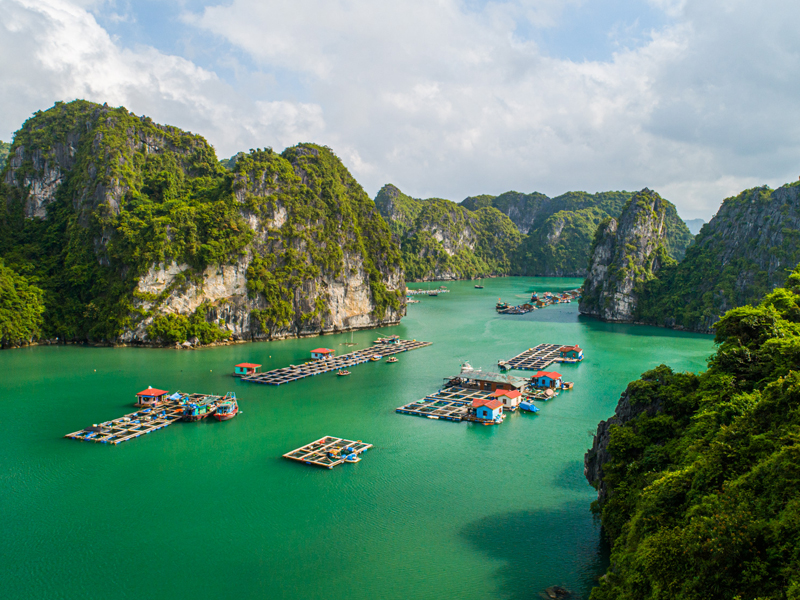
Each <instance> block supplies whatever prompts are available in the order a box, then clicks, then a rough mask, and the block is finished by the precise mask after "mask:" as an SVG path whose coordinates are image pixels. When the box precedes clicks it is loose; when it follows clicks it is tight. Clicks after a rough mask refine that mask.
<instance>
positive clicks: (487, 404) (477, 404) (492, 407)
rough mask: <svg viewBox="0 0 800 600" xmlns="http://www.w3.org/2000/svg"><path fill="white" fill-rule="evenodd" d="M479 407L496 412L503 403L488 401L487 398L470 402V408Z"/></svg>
mask: <svg viewBox="0 0 800 600" xmlns="http://www.w3.org/2000/svg"><path fill="white" fill-rule="evenodd" d="M481 406H485V407H486V408H488V409H490V410H497V409H498V408H500V407H501V406H503V403H502V402H500V400H490V399H489V398H475V400H473V401H472V408H479V407H481Z"/></svg>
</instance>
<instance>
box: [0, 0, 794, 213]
mask: <svg viewBox="0 0 800 600" xmlns="http://www.w3.org/2000/svg"><path fill="white" fill-rule="evenodd" d="M0 7H1V8H2V9H3V12H4V15H5V18H4V20H3V21H2V22H0V52H2V53H3V56H4V57H8V58H7V59H6V60H4V61H3V64H2V65H0V103H2V106H3V108H4V110H3V111H0V139H9V138H10V136H11V135H12V133H13V131H15V130H16V129H17V128H18V127H19V126H20V124H21V123H22V121H23V120H24V119H25V118H27V117H28V116H29V115H30V114H31V113H32V112H34V111H36V110H39V109H43V108H47V107H49V106H51V105H52V104H53V103H54V102H55V101H57V100H70V99H73V98H78V97H81V98H86V99H89V100H93V101H97V102H108V103H109V104H114V105H124V106H126V107H127V108H128V109H129V110H131V111H133V112H135V113H137V114H147V115H149V116H151V117H152V118H154V119H155V120H156V121H159V122H163V123H170V124H173V125H177V126H179V127H183V128H185V129H189V130H192V131H195V132H197V133H201V134H202V135H204V136H206V137H207V138H208V139H209V141H210V142H211V143H212V144H213V145H214V146H215V148H216V149H217V151H218V154H219V155H220V156H230V155H231V154H233V153H235V152H237V151H239V150H247V149H249V148H254V147H265V146H271V147H273V148H276V149H278V150H280V149H282V148H284V147H286V146H289V145H292V144H296V143H299V142H304V141H315V142H319V143H323V144H327V145H329V146H330V147H331V148H333V150H334V151H335V152H337V154H338V155H339V156H340V157H341V158H342V160H343V161H344V162H345V164H346V165H347V166H348V168H349V169H350V170H351V171H352V172H353V174H354V175H355V176H356V178H357V179H358V180H359V181H360V182H361V183H362V185H363V186H364V187H365V189H366V190H367V192H368V193H369V194H370V195H374V194H375V193H376V192H377V190H378V189H379V188H380V186H381V185H383V184H384V183H394V184H395V185H397V186H398V187H400V188H401V189H403V190H404V191H406V192H407V193H410V194H412V195H415V196H440V197H446V198H451V199H453V200H456V201H458V200H461V199H462V198H464V197H465V196H467V195H473V194H479V193H493V194H498V193H502V192H503V191H506V190H509V189H515V190H518V191H523V192H532V191H541V192H543V193H546V194H549V195H557V194H560V193H563V192H565V191H567V190H586V191H590V192H593V191H602V190H609V189H627V190H634V189H641V188H643V187H645V186H647V187H650V188H653V189H656V190H657V191H659V192H661V193H662V195H664V196H665V197H667V198H669V199H670V200H672V201H673V202H675V204H676V205H677V206H678V208H679V211H680V213H681V215H682V216H684V217H685V218H693V217H702V218H705V219H708V218H709V217H710V216H711V215H712V214H713V213H714V212H715V211H716V209H717V207H718V206H719V204H720V202H721V201H722V199H723V198H725V197H726V196H728V195H731V194H735V193H738V192H739V191H740V190H742V189H745V188H747V187H752V186H755V185H761V184H765V183H766V184H769V185H772V186H777V185H781V184H782V183H784V182H786V181H793V180H795V179H796V178H797V175H798V174H800V119H798V117H799V116H800V115H798V112H800V107H798V105H797V103H796V101H795V99H796V98H797V96H798V92H800V89H798V88H799V87H800V72H798V71H800V65H799V64H798V56H800V38H799V37H798V36H797V35H796V33H795V28H794V25H793V24H794V23H796V22H797V21H798V17H800V6H798V5H797V3H796V2H793V1H792V2H790V1H788V0H767V1H765V2H762V3H758V4H756V3H752V2H744V1H743V0H725V1H723V0H628V1H625V0H595V1H591V0H583V1H581V0H506V1H496V2H483V1H476V0H438V1H436V2H432V1H431V0H405V2H403V3H397V2H384V1H380V0H371V1H368V0H266V1H265V0H228V1H227V2H225V3H224V4H223V3H214V2H197V1H193V0H186V1H182V2H172V3H164V2H153V1H150V0H145V1H124V0H37V1H34V0H0Z"/></svg>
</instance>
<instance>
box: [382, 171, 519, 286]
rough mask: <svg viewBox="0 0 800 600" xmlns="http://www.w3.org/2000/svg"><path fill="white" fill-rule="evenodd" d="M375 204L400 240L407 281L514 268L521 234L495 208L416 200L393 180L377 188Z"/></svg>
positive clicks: (479, 274) (471, 275)
mask: <svg viewBox="0 0 800 600" xmlns="http://www.w3.org/2000/svg"><path fill="white" fill-rule="evenodd" d="M375 205H376V206H377V207H378V210H379V211H380V213H381V215H382V216H383V217H384V219H386V221H387V222H388V223H389V226H390V227H391V229H392V232H393V233H394V234H395V236H396V239H397V240H398V242H399V243H400V247H401V248H402V255H403V264H404V267H405V273H406V277H407V278H408V280H410V281H424V280H429V279H438V280H441V279H471V278H475V277H485V276H490V275H510V274H512V272H513V260H514V256H515V253H516V251H517V247H518V246H519V243H520V240H521V239H522V236H521V235H520V233H519V231H517V228H516V227H515V226H514V224H513V223H512V222H511V220H510V219H509V218H508V217H506V216H505V215H504V214H502V213H501V212H500V211H498V210H497V209H496V208H492V207H480V208H478V209H476V210H474V211H472V210H468V209H466V208H464V207H463V206H460V205H458V204H455V203H454V202H450V201H449V200H444V199H442V198H429V199H426V200H418V199H415V198H411V197H410V196H407V195H406V194H403V193H402V192H401V191H400V190H399V189H398V188H396V187H395V186H393V185H385V186H383V188H381V190H380V191H379V192H378V195H377V196H376V197H375Z"/></svg>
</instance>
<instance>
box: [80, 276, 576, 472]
mask: <svg viewBox="0 0 800 600" xmlns="http://www.w3.org/2000/svg"><path fill="white" fill-rule="evenodd" d="M476 287H482V286H476ZM447 291H449V290H447V289H446V288H444V286H442V287H441V288H439V289H438V290H432V291H430V290H410V291H409V294H411V295H413V294H423V293H424V294H426V295H438V294H439V293H443V292H447ZM579 294H580V290H570V291H567V292H563V293H561V294H552V293H550V292H545V293H544V294H543V295H542V298H541V299H538V297H537V294H536V293H535V292H534V294H533V297H532V301H535V302H537V303H538V304H540V305H541V306H542V307H543V306H548V305H550V304H556V303H564V302H570V301H571V300H572V299H574V298H576V297H579ZM499 306H500V305H499V304H498V309H497V310H498V312H502V313H504V314H520V313H515V312H514V310H516V309H520V307H509V308H505V309H502V310H501V309H500V308H499ZM522 306H523V307H530V306H531V305H528V304H526V305H522ZM531 310H535V308H531ZM524 312H528V311H527V310H525V311H524ZM345 345H353V343H352V341H351V342H350V343H347V344H345ZM430 345H431V342H425V341H418V340H415V339H414V340H403V339H401V338H400V337H399V336H397V335H392V336H387V337H380V338H378V339H377V340H375V341H374V342H373V344H372V347H370V348H368V349H364V350H355V351H352V352H348V353H345V354H341V355H339V356H337V355H336V351H335V350H334V349H332V348H324V347H320V348H315V349H313V350H311V351H310V359H309V360H307V361H304V362H303V363H301V364H290V365H289V366H286V367H280V368H277V369H272V370H270V371H267V372H264V373H262V372H260V369H261V367H262V366H263V365H261V364H259V363H253V362H242V363H238V364H236V365H234V368H233V373H232V374H231V375H232V376H233V377H236V378H239V379H240V380H241V381H242V382H247V383H258V384H262V385H271V386H280V385H283V384H287V383H292V382H295V381H300V380H302V379H306V378H308V377H313V376H316V375H322V374H324V373H332V372H335V373H336V375H337V376H340V377H341V376H347V375H350V374H351V372H350V371H349V370H347V369H348V368H351V367H355V366H357V365H360V364H364V363H368V362H385V363H396V362H398V360H399V359H398V358H397V356H396V355H397V354H400V353H403V352H409V351H411V350H417V349H420V348H424V347H426V346H430ZM582 360H583V350H582V349H581V348H580V346H578V345H577V344H576V345H563V344H539V345H537V346H535V347H531V348H528V349H526V350H524V351H523V352H521V353H519V354H518V355H516V356H514V357H513V358H510V359H507V360H500V361H498V363H497V366H498V368H499V371H500V372H491V371H484V370H481V369H475V368H473V367H472V365H471V364H470V363H469V362H464V363H463V364H462V365H461V370H460V372H459V373H458V374H456V375H453V376H450V377H446V378H444V380H443V384H442V386H441V388H440V389H439V390H437V391H436V392H433V393H431V394H429V395H427V396H425V397H424V398H422V399H419V400H415V401H412V402H409V403H408V404H405V405H403V406H400V407H398V408H397V409H395V412H396V413H399V414H403V415H411V416H419V417H426V418H428V419H432V420H443V421H452V422H462V421H463V422H472V423H476V424H481V425H500V424H501V423H503V421H504V420H505V418H506V416H507V415H508V413H513V412H516V411H518V410H519V411H520V412H527V413H537V412H539V411H540V409H539V407H537V406H536V404H535V402H536V401H547V400H550V399H552V398H555V397H556V396H557V395H558V393H559V392H560V391H564V390H570V389H572V387H573V383H572V382H569V381H564V379H563V377H562V375H561V374H560V373H558V372H556V371H552V370H551V371H548V370H545V369H547V368H548V367H549V366H550V365H552V364H554V363H573V364H574V363H579V362H581V361H582ZM511 370H520V371H535V373H534V374H533V375H531V376H528V377H520V376H515V375H511V374H509V373H508V371H511ZM135 406H137V407H138V408H139V410H137V411H136V412H132V413H129V414H126V415H124V416H122V417H119V418H117V419H113V420H110V421H105V422H102V423H99V424H93V425H92V426H90V427H86V428H85V429H82V430H80V431H76V432H74V433H69V434H67V435H66V436H65V437H67V438H69V439H74V440H80V441H92V442H96V443H103V444H112V445H117V444H120V443H122V442H126V441H129V440H132V439H135V438H138V437H141V436H143V435H147V434H150V433H152V432H154V431H158V430H161V429H164V428H166V427H168V426H170V425H173V424H174V423H177V422H178V421H185V422H196V421H200V420H203V419H205V418H206V417H210V416H213V417H214V418H216V419H217V420H219V421H226V420H230V419H232V418H234V417H235V416H236V415H237V414H239V412H240V410H239V405H238V401H237V398H236V395H235V394H234V393H232V392H228V393H227V394H225V395H224V396H219V395H213V394H197V393H194V394H186V393H183V392H180V391H178V392H174V393H170V392H169V391H167V390H161V389H157V388H153V387H148V388H147V389H146V390H143V391H141V392H139V393H138V394H136V402H135ZM369 448H372V444H368V443H365V442H363V441H361V440H348V439H344V438H339V437H335V436H325V437H322V438H320V439H318V440H315V441H313V442H310V443H308V444H305V445H303V446H301V447H299V448H297V449H295V450H292V451H290V452H287V453H286V454H284V455H283V457H284V458H287V459H289V460H293V461H298V462H302V463H304V464H307V465H314V466H320V467H325V468H328V469H332V468H334V467H336V466H338V465H341V464H344V463H357V462H359V461H360V460H361V458H360V457H359V455H360V454H362V453H364V452H366V451H367V450H368V449H369Z"/></svg>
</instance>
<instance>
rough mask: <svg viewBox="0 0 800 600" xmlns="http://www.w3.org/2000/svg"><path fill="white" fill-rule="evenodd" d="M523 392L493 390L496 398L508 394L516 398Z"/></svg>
mask: <svg viewBox="0 0 800 600" xmlns="http://www.w3.org/2000/svg"><path fill="white" fill-rule="evenodd" d="M521 394H522V392H520V391H519V390H497V391H496V392H492V394H491V395H492V396H494V397H495V398H499V397H500V396H507V397H509V398H516V397H518V396H520V395H521Z"/></svg>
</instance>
